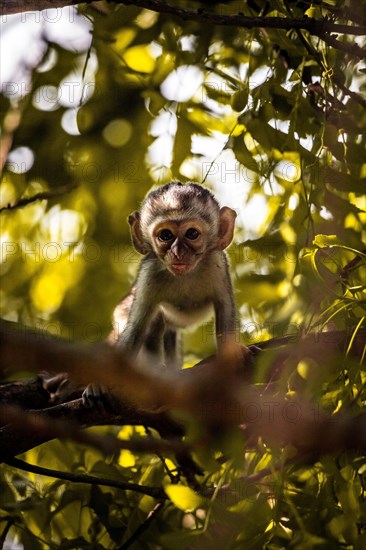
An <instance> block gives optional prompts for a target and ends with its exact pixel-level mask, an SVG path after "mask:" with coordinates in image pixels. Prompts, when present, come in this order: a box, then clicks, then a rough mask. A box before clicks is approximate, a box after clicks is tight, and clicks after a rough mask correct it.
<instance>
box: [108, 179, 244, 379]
mask: <svg viewBox="0 0 366 550" xmlns="http://www.w3.org/2000/svg"><path fill="white" fill-rule="evenodd" d="M235 218H236V213H235V211H234V210H232V209H231V208H228V207H227V206H224V207H222V208H220V207H219V205H218V203H217V201H216V199H215V198H214V196H213V195H212V193H211V192H210V191H209V190H208V189H205V188H204V187H202V186H201V185H197V184H195V183H187V184H182V183H178V182H177V183H176V182H172V183H168V184H166V185H163V186H162V187H159V188H157V189H155V190H153V191H151V192H150V193H149V194H148V195H147V197H146V198H145V200H144V201H143V203H142V205H141V208H140V211H136V212H133V213H132V214H131V215H130V216H129V218H128V222H129V224H130V226H131V236H132V242H133V245H134V247H135V248H136V250H137V251H138V252H139V253H140V254H143V255H144V258H143V259H142V261H141V265H140V269H139V272H138V275H137V278H136V280H135V282H134V283H133V286H132V288H131V291H130V292H129V294H127V295H126V296H125V297H124V298H123V300H122V301H121V302H120V304H119V305H118V306H117V307H116V309H115V312H114V327H115V330H114V334H113V339H114V340H115V344H116V345H117V346H121V348H122V347H123V349H124V350H126V351H127V352H129V354H130V355H132V356H137V355H138V354H139V352H143V353H141V355H142V356H145V363H147V366H148V365H149V363H150V364H152V365H153V366H154V365H157V366H159V367H160V366H162V365H164V366H166V367H167V368H168V369H177V368H180V367H181V358H180V353H179V349H178V348H179V346H178V341H177V330H178V329H180V328H184V327H186V326H188V325H192V324H195V323H197V322H199V321H202V320H204V319H205V318H206V317H207V316H208V314H209V313H210V311H213V312H214V314H215V320H216V340H217V346H218V351H219V352H220V350H221V349H222V348H223V345H224V344H225V343H228V345H231V344H235V341H236V336H237V335H236V329H237V327H236V311H235V304H234V296H233V289H232V284H231V279H230V273H229V267H228V259H227V255H226V253H225V252H224V250H225V249H226V248H227V247H228V246H229V244H230V243H231V241H232V238H233V233H234V225H235ZM111 339H112V337H110V338H109V341H111ZM146 356H147V357H148V358H149V359H148V360H146Z"/></svg>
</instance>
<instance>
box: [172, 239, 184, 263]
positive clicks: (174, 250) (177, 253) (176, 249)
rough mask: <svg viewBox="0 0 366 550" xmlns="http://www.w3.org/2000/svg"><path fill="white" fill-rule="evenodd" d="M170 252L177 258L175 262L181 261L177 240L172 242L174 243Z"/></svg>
mask: <svg viewBox="0 0 366 550" xmlns="http://www.w3.org/2000/svg"><path fill="white" fill-rule="evenodd" d="M171 251H172V252H173V254H174V256H175V257H176V258H177V260H180V259H181V256H182V253H181V251H180V249H179V243H178V239H177V240H176V241H174V243H173V244H172V247H171Z"/></svg>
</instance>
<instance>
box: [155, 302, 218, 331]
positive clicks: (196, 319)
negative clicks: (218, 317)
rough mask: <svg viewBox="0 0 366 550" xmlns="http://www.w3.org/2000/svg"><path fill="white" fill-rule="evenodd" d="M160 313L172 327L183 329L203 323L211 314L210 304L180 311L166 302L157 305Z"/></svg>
mask: <svg viewBox="0 0 366 550" xmlns="http://www.w3.org/2000/svg"><path fill="white" fill-rule="evenodd" d="M159 309H160V311H162V313H163V315H164V317H165V318H166V320H167V321H168V323H171V324H172V325H173V326H174V327H177V328H185V327H188V326H190V325H195V324H197V323H200V322H202V321H205V320H206V319H207V318H208V317H210V316H212V314H213V307H212V304H206V305H204V306H199V307H197V308H195V307H193V308H191V309H189V310H182V309H179V308H177V307H175V306H174V305H172V304H169V303H168V302H162V303H161V304H160V305H159Z"/></svg>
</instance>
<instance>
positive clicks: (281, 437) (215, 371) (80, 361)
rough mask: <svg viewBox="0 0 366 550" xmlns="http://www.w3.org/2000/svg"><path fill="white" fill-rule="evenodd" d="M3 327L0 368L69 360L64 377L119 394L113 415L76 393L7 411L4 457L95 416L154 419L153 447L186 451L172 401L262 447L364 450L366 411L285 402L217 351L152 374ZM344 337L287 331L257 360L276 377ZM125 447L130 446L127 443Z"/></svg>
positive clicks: (324, 356) (111, 352)
mask: <svg viewBox="0 0 366 550" xmlns="http://www.w3.org/2000/svg"><path fill="white" fill-rule="evenodd" d="M5 326H6V327H7V330H6V331H5V332H4V333H3V335H2V339H1V344H2V345H1V348H0V354H1V358H2V364H1V366H2V367H6V368H7V369H11V368H13V369H14V368H15V370H16V369H18V370H19V369H23V368H28V369H33V370H37V367H39V366H41V368H43V369H44V368H45V366H46V365H47V366H49V365H52V367H53V368H54V370H59V371H60V370H61V369H62V370H64V369H65V367H66V366H67V368H68V370H69V372H70V375H72V376H74V377H75V378H76V379H77V380H78V382H83V383H84V384H86V383H88V382H90V381H92V380H96V381H97V382H103V383H104V384H107V385H110V386H112V387H113V386H114V390H113V391H114V392H115V393H116V395H118V397H119V399H120V401H121V402H120V404H119V405H118V414H114V415H108V414H107V413H101V412H100V411H98V410H97V409H96V408H95V409H86V408H85V407H84V405H83V403H82V400H81V399H78V400H76V401H72V402H68V403H64V404H60V405H58V406H55V407H49V408H46V409H43V410H40V411H30V412H29V415H27V414H24V413H23V412H22V414H21V415H18V416H17V415H16V414H15V416H13V418H10V417H11V414H12V411H11V409H9V408H8V409H5V413H4V414H5V417H4V419H3V420H4V422H5V423H6V422H10V421H11V422H12V425H10V424H9V425H7V426H5V427H4V428H3V429H2V445H0V447H1V448H2V449H3V453H6V456H10V455H11V454H13V455H14V454H18V453H20V452H23V451H25V450H27V449H29V448H32V447H33V446H35V445H38V444H39V443H41V442H43V441H46V440H49V439H51V438H53V437H56V436H57V437H68V436H70V435H71V436H73V435H74V436H75V438H76V439H77V440H80V437H83V436H80V435H79V434H80V432H79V428H80V427H87V426H91V425H100V424H118V425H123V424H142V425H145V426H151V427H153V428H155V429H157V430H158V432H159V433H160V435H162V436H163V437H164V438H169V439H171V442H169V443H167V444H165V443H162V444H161V445H160V444H159V445H158V446H159V449H158V451H159V452H160V451H163V450H164V451H168V452H169V451H171V452H177V453H180V452H184V451H185V450H186V448H184V446H183V447H182V446H179V445H181V444H180V441H179V440H177V437H178V438H179V437H180V436H181V434H182V431H181V427H179V426H177V425H176V424H174V423H172V422H171V421H170V420H169V418H168V417H166V416H165V414H164V413H163V412H159V411H157V403H158V404H159V406H160V408H162V409H163V410H165V411H167V410H174V409H178V410H183V411H185V412H186V413H189V414H190V416H191V417H193V418H194V419H195V421H197V422H200V423H201V424H202V425H203V426H206V428H207V431H208V434H212V433H215V432H216V431H217V430H218V429H219V430H221V429H224V428H225V427H234V426H238V425H241V426H242V427H244V434H245V435H246V436H247V437H248V438H249V439H250V440H251V441H255V440H256V439H257V438H258V437H261V438H262V439H263V440H264V441H266V442H267V443H268V444H269V445H274V446H282V445H287V444H290V445H293V446H294V447H296V448H297V449H298V450H299V452H300V453H303V454H312V455H318V454H322V453H329V452H333V451H337V450H340V449H363V450H365V449H366V429H365V427H366V415H360V416H358V417H353V416H352V415H351V414H349V413H347V412H342V413H340V414H339V415H337V416H332V417H330V418H328V417H327V415H326V414H324V413H323V412H322V411H320V410H319V409H318V408H317V406H316V404H315V405H314V404H313V403H311V402H308V401H305V400H303V401H300V400H297V401H294V402H293V401H290V402H289V401H288V399H287V397H286V395H285V394H284V393H283V392H280V393H277V392H276V391H275V390H273V386H271V385H268V386H267V388H266V391H263V388H262V387H257V386H251V385H248V383H247V382H246V378H247V373H246V371H245V367H246V365H244V369H239V370H238V371H237V372H236V373H235V372H230V371H228V370H227V369H226V368H225V367H224V364H223V361H224V358H220V359H219V358H218V357H214V356H213V357H211V358H208V359H207V360H205V361H203V362H202V363H201V364H200V365H198V366H196V367H194V368H191V369H186V370H183V371H180V372H179V373H177V374H176V375H174V376H171V377H169V378H168V377H164V376H163V375H161V374H158V373H156V372H155V373H153V374H150V373H147V372H145V371H139V370H137V369H136V368H135V367H134V366H133V365H131V364H130V363H129V362H128V360H127V358H126V357H125V356H124V355H123V354H122V353H121V352H120V351H118V350H115V349H114V348H111V347H110V346H107V345H94V346H80V345H76V344H72V343H69V342H61V341H59V340H57V339H55V338H52V337H50V338H48V339H46V338H45V336H44V335H43V336H42V335H39V334H38V333H34V332H28V331H20V332H19V331H18V332H17V331H14V330H12V329H10V328H9V326H8V324H7V323H6V324H5ZM364 336H365V331H361V330H360V331H359V332H358V333H357V334H356V336H355V338H353V340H352V346H351V349H350V353H353V354H354V355H356V356H360V355H361V353H362V347H363V341H364ZM349 342H350V336H347V335H346V334H345V333H341V332H334V333H320V334H317V335H316V334H311V335H307V336H306V337H304V338H297V339H293V341H292V342H291V339H289V338H285V339H281V340H278V341H277V346H278V345H279V344H282V346H281V347H280V350H279V351H278V350H271V349H270V348H271V346H273V345H274V342H264V343H263V344H262V348H263V349H267V350H268V351H263V352H259V358H260V355H261V353H269V354H270V355H269V358H268V359H269V360H270V364H272V368H271V369H270V371H271V372H270V374H271V377H272V378H276V376H277V374H278V372H281V369H282V367H281V365H284V364H285V365H287V368H288V365H289V364H290V365H291V364H292V365H294V366H296V365H297V364H298V361H299V360H301V358H303V357H306V358H311V357H313V358H314V359H317V360H318V361H319V359H320V358H321V361H322V363H323V364H324V365H326V364H332V362H333V361H336V360H339V352H340V350H345V349H346V348H347V346H348V345H349ZM259 358H258V359H256V358H255V360H259ZM337 358H338V359H337ZM267 364H268V363H267ZM294 368H295V367H294ZM48 383H49V380H48ZM80 391H81V390H80ZM7 401H8V402H9V400H7ZM146 407H150V410H147V408H146ZM254 413H255V414H254ZM253 414H254V418H253ZM6 415H8V416H6ZM17 418H18V421H17ZM52 419H55V420H57V421H56V422H55V424H54V425H53V424H52V423H50V420H52ZM27 422H28V423H29V425H27ZM24 429H26V430H27V438H25V437H24ZM94 437H95V436H94ZM85 442H86V440H85ZM88 443H90V441H88ZM92 443H93V442H92ZM201 444H202V442H201ZM123 445H124V447H125V448H127V447H126V442H124V443H123ZM131 449H132V450H136V451H148V452H154V451H156V450H157V449H156V446H155V447H154V445H153V446H151V443H149V441H147V442H146V443H145V442H143V441H142V442H141V443H139V442H131Z"/></svg>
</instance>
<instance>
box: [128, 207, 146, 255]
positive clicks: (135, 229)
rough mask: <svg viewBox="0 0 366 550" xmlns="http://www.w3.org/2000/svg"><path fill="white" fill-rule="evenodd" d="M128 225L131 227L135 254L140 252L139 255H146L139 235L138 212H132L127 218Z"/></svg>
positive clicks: (144, 246) (140, 234) (142, 240)
mask: <svg viewBox="0 0 366 550" xmlns="http://www.w3.org/2000/svg"><path fill="white" fill-rule="evenodd" d="M128 223H129V224H130V226H131V237H132V243H133V246H134V247H135V248H136V250H137V252H140V254H147V252H148V250H147V248H146V245H145V243H144V239H143V238H142V233H141V225H140V212H138V211H137V210H136V211H135V212H132V214H130V215H129V216H128Z"/></svg>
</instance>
